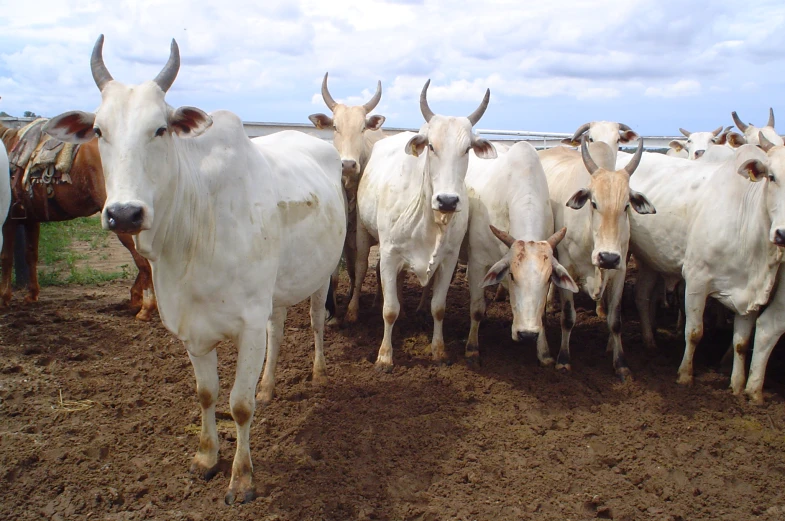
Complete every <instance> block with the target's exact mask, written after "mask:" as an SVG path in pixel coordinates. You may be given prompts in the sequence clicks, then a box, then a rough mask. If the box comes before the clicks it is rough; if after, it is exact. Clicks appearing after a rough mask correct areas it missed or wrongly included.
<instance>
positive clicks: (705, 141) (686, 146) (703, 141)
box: [667, 125, 731, 159]
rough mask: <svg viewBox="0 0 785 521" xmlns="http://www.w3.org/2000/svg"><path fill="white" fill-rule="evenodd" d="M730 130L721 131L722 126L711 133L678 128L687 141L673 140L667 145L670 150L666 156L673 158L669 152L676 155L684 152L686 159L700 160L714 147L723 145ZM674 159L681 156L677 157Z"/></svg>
mask: <svg viewBox="0 0 785 521" xmlns="http://www.w3.org/2000/svg"><path fill="white" fill-rule="evenodd" d="M730 129H731V127H728V128H726V129H723V128H722V125H720V126H719V127H718V128H717V129H715V130H713V131H712V132H690V131H688V130H684V129H683V128H680V129H679V132H681V133H682V134H684V136H685V137H686V138H687V141H676V140H674V141H671V142H670V143H668V146H669V147H670V148H669V150H668V154H667V155H670V156H673V154H670V151H671V150H675V151H676V152H677V153H678V152H681V151H684V152H686V156H685V157H686V159H700V158H701V157H703V155H704V154H705V153H706V152H707V151H708V150H711V149H712V148H714V146H715V145H725V143H727V139H728V131H729V130H730ZM676 157H682V156H681V155H679V156H676Z"/></svg>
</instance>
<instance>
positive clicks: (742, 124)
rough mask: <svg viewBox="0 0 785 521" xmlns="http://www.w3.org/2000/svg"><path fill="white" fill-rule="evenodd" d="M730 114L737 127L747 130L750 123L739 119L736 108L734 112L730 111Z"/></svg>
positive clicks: (743, 130)
mask: <svg viewBox="0 0 785 521" xmlns="http://www.w3.org/2000/svg"><path fill="white" fill-rule="evenodd" d="M730 115H731V117H732V118H733V122H734V123H736V127H737V128H738V129H739V130H741V131H742V132H746V131H747V126H748V125H745V124H744V123H742V122H741V120H740V119H739V115H738V114H736V111H735V110H734V111H733V112H731V113H730Z"/></svg>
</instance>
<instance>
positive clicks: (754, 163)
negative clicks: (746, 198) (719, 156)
mask: <svg viewBox="0 0 785 521" xmlns="http://www.w3.org/2000/svg"><path fill="white" fill-rule="evenodd" d="M738 174H739V175H740V176H742V177H749V179H750V181H752V182H753V183H757V182H758V181H760V180H762V179H763V178H764V177H766V176H768V175H769V167H768V166H766V163H763V162H762V161H758V160H757V159H748V160H747V161H745V162H744V163H742V164H741V166H740V167H739V170H738Z"/></svg>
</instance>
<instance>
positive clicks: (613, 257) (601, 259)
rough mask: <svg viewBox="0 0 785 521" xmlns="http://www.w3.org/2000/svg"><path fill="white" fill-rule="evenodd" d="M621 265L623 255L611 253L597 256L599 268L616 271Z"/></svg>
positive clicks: (600, 253)
mask: <svg viewBox="0 0 785 521" xmlns="http://www.w3.org/2000/svg"><path fill="white" fill-rule="evenodd" d="M620 265H621V255H619V254H618V253H612V252H609V251H601V252H599V253H598V254H597V267H598V268H601V269H604V270H615V269H618V268H619V266H620Z"/></svg>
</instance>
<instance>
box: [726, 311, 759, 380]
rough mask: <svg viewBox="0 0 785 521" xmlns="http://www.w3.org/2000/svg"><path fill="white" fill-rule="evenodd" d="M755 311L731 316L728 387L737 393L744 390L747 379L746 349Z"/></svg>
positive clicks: (755, 314)
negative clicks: (731, 333)
mask: <svg viewBox="0 0 785 521" xmlns="http://www.w3.org/2000/svg"><path fill="white" fill-rule="evenodd" d="M756 318H758V314H757V313H749V314H747V315H736V316H734V317H733V372H731V375H730V388H731V389H732V390H733V394H735V395H738V394H741V392H742V391H743V390H744V383H745V380H746V379H747V375H746V373H745V372H746V369H747V368H746V365H747V350H748V349H749V347H750V336H752V328H753V327H755V319H756Z"/></svg>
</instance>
